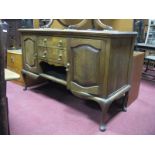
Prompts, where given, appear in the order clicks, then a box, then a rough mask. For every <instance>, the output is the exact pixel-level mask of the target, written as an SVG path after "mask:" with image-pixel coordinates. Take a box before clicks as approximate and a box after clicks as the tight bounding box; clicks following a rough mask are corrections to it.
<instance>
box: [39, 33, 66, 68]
mask: <svg viewBox="0 0 155 155" xmlns="http://www.w3.org/2000/svg"><path fill="white" fill-rule="evenodd" d="M37 48H38V58H39V60H41V61H45V62H48V63H49V64H52V65H58V66H64V65H65V64H66V62H67V60H66V59H67V51H66V39H65V38H61V37H50V36H40V37H38V41H37Z"/></svg>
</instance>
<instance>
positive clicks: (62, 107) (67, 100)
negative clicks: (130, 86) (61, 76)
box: [7, 80, 155, 135]
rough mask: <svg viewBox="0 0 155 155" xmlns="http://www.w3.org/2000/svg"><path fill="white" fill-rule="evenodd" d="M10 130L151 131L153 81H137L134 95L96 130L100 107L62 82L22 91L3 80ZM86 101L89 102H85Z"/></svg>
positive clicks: (154, 99)
mask: <svg viewBox="0 0 155 155" xmlns="http://www.w3.org/2000/svg"><path fill="white" fill-rule="evenodd" d="M7 96H8V101H9V121H10V130H11V134H13V135H25V134H26V135H29V134H31V135H40V134H42V135H45V134H46V135H47V134H50V135H58V134H59V135H60V134H61V135H62V134H78V135H83V134H85V135H96V134H105V135H109V134H117V135H118V134H119V135H120V134H121V135H122V134H123V135H131V134H134V135H135V134H136V135H139V134H145V135H153V134H155V82H151V81H144V80H143V81H141V87H140V93H139V97H138V99H137V100H136V101H135V102H134V103H133V104H132V105H131V106H130V107H128V111H127V112H119V113H117V115H115V116H114V117H113V118H112V119H110V121H109V122H108V123H107V131H106V132H100V131H99V129H98V128H99V121H100V109H99V108H98V106H97V104H95V102H92V101H85V100H81V99H79V98H77V97H75V96H73V95H72V94H71V93H70V92H69V91H66V89H65V88H64V87H62V86H59V85H55V84H50V85H46V86H42V87H39V88H35V89H31V90H27V91H23V87H21V86H19V85H16V84H14V83H12V82H8V83H7ZM89 103H90V104H89Z"/></svg>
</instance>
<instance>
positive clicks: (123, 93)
mask: <svg viewBox="0 0 155 155" xmlns="http://www.w3.org/2000/svg"><path fill="white" fill-rule="evenodd" d="M22 73H23V75H24V77H25V78H24V80H25V79H26V76H30V77H33V78H35V79H37V78H38V79H39V77H42V78H45V79H48V80H51V81H53V82H56V83H59V84H62V85H65V86H66V82H65V81H63V80H60V79H56V78H55V77H52V76H49V75H46V74H43V73H42V74H39V75H37V74H34V73H31V72H29V71H26V70H24V69H23V70H22ZM25 81H26V80H25ZM25 84H27V83H25ZM130 87H131V86H130V85H126V86H124V87H122V88H120V89H119V90H117V91H116V92H114V93H112V94H111V95H109V97H108V98H102V97H97V96H94V95H92V94H89V93H85V92H78V91H74V90H70V91H71V93H72V94H73V95H75V96H77V97H79V98H82V99H86V100H93V101H95V102H97V103H98V104H99V105H100V108H101V119H100V127H99V129H100V131H105V130H106V123H105V122H106V116H107V112H108V110H109V107H110V106H111V104H112V103H113V101H115V100H117V99H119V98H121V97H122V99H121V102H122V103H121V105H122V111H125V112H126V110H127V101H128V92H129V89H130ZM27 88H28V85H25V89H24V90H27Z"/></svg>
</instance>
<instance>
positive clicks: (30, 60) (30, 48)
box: [22, 36, 38, 73]
mask: <svg viewBox="0 0 155 155" xmlns="http://www.w3.org/2000/svg"><path fill="white" fill-rule="evenodd" d="M22 43H23V57H24V68H25V69H26V70H29V71H31V72H34V73H37V72H38V61H37V51H36V36H24V37H23V40H22Z"/></svg>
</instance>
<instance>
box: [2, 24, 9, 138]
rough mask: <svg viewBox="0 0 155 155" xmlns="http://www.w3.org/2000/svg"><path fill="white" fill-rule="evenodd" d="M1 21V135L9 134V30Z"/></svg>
mask: <svg viewBox="0 0 155 155" xmlns="http://www.w3.org/2000/svg"><path fill="white" fill-rule="evenodd" d="M4 27H5V25H4V24H3V23H1V21H0V135H7V134H9V120H8V102H7V97H6V81H5V78H4V66H5V52H6V39H7V29H5V28H4Z"/></svg>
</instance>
